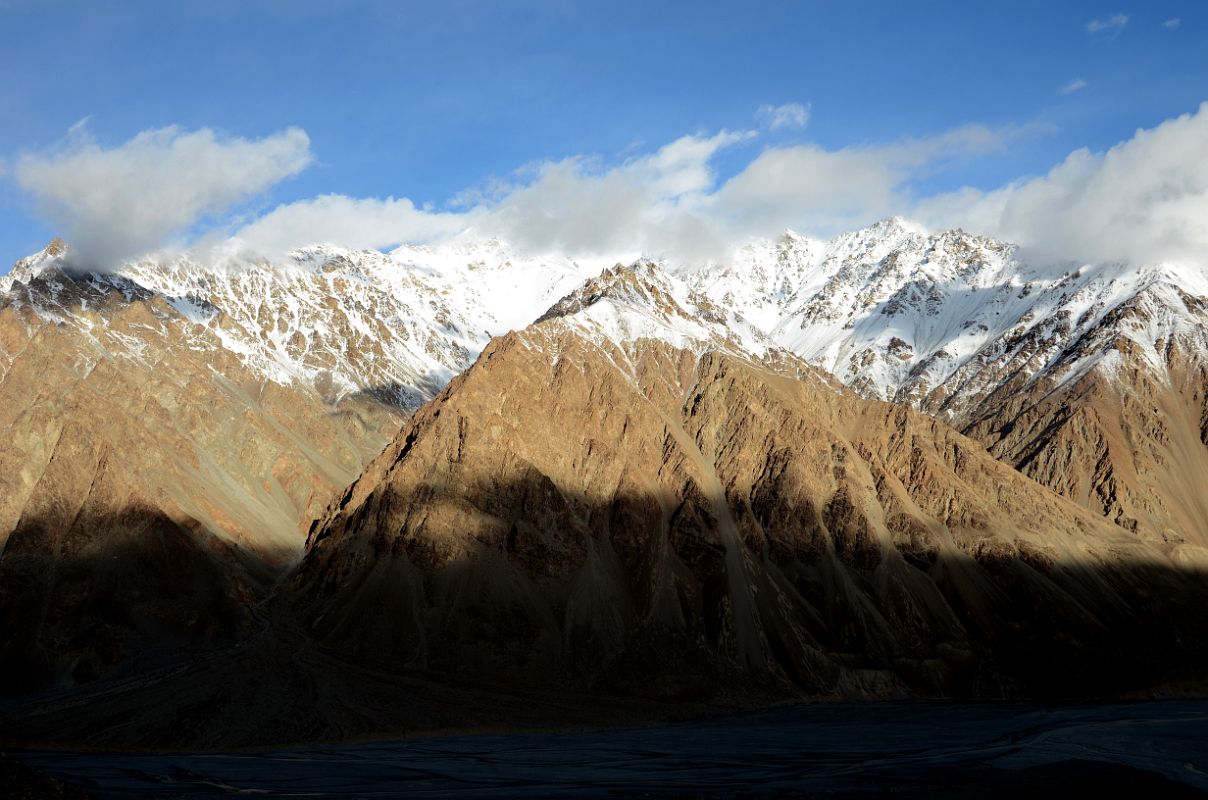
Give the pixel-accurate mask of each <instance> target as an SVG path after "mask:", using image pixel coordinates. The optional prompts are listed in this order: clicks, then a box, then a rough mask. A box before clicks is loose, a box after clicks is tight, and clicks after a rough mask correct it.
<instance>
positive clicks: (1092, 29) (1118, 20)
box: [1086, 14, 1128, 33]
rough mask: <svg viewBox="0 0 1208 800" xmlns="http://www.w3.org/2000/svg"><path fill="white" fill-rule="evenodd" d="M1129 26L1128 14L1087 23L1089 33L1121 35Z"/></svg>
mask: <svg viewBox="0 0 1208 800" xmlns="http://www.w3.org/2000/svg"><path fill="white" fill-rule="evenodd" d="M1127 24H1128V15H1127V14H1113V15H1112V16H1110V17H1105V18H1103V19H1093V20H1091V21H1090V22H1088V23H1086V32H1087V33H1119V32H1120V31H1122V30H1124V26H1125V25H1127Z"/></svg>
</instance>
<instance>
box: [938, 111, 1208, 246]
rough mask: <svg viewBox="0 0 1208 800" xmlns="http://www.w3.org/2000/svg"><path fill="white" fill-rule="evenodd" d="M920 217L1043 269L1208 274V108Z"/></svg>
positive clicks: (941, 202)
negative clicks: (1003, 244) (1059, 263)
mask: <svg viewBox="0 0 1208 800" xmlns="http://www.w3.org/2000/svg"><path fill="white" fill-rule="evenodd" d="M917 212H918V215H919V216H920V218H921V219H922V220H923V221H924V222H926V223H930V224H932V225H942V226H952V225H960V226H962V227H964V228H966V229H968V230H971V231H978V232H984V233H991V234H994V235H996V236H999V237H1002V238H1004V239H1008V240H1010V241H1013V242H1016V243H1018V244H1020V245H1022V246H1024V247H1026V248H1028V249H1030V250H1031V251H1032V252H1033V253H1034V254H1035V256H1036V257H1037V258H1042V259H1060V260H1081V261H1130V262H1135V263H1151V262H1156V261H1177V262H1183V263H1189V264H1208V103H1204V104H1202V105H1201V106H1200V107H1199V109H1198V110H1197V111H1196V112H1195V113H1194V114H1184V115H1182V116H1180V117H1176V118H1174V119H1170V120H1167V121H1166V122H1163V123H1162V124H1161V125H1159V126H1157V127H1156V128H1152V129H1149V130H1139V131H1137V133H1136V134H1135V135H1134V136H1133V138H1131V139H1129V140H1127V141H1125V142H1121V143H1120V144H1117V145H1116V146H1115V147H1113V148H1111V149H1110V150H1108V151H1107V152H1106V153H1092V152H1090V151H1089V150H1086V149H1081V150H1076V151H1074V152H1073V153H1071V154H1070V155H1069V156H1068V157H1067V158H1066V159H1065V160H1064V161H1062V162H1061V163H1060V164H1058V165H1057V166H1055V167H1053V169H1052V170H1050V171H1049V172H1048V174H1046V175H1042V176H1039V177H1036V178H1031V179H1027V180H1019V181H1015V182H1013V183H1011V184H1009V185H1007V186H1004V187H1002V188H999V189H996V190H994V191H989V192H986V191H979V190H976V189H964V190H962V191H960V192H954V193H950V194H946V195H942V196H939V197H935V198H931V199H929V200H927V201H925V202H923V203H921V204H920V205H919V206H918V208H917Z"/></svg>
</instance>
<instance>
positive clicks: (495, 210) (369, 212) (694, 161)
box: [237, 131, 755, 259]
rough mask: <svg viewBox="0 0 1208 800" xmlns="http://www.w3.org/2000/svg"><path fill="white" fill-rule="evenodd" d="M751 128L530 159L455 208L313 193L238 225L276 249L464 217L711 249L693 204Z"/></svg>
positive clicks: (400, 231)
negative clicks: (610, 154)
mask: <svg viewBox="0 0 1208 800" xmlns="http://www.w3.org/2000/svg"><path fill="white" fill-rule="evenodd" d="M754 136H755V134H754V133H753V132H751V131H737V132H731V131H722V132H720V133H718V134H716V135H714V136H684V137H682V138H680V139H677V140H675V141H674V142H671V143H670V144H667V145H665V146H663V147H661V148H660V149H658V150H657V151H655V152H654V153H651V154H648V155H645V156H641V157H637V158H632V159H629V160H627V161H625V162H623V163H622V164H620V165H617V166H614V167H611V168H608V167H605V166H603V165H602V164H601V163H600V162H599V160H598V159H593V158H588V157H583V156H576V157H572V158H567V159H563V160H561V161H553V162H545V163H543V164H538V165H532V166H531V167H529V168H528V169H526V170H525V172H526V174H528V175H529V176H530V179H529V181H528V182H527V183H523V184H520V185H511V184H500V183H494V184H492V186H491V187H489V189H488V191H486V192H469V193H462V194H461V195H459V196H458V200H459V201H460V203H459V204H460V205H462V206H463V207H464V206H465V205H466V204H467V203H468V202H473V203H475V205H473V206H472V207H469V208H467V209H466V210H464V211H461V212H434V211H428V210H421V209H417V208H416V207H415V206H414V205H413V204H412V203H411V202H410V201H409V200H405V199H403V200H394V199H390V200H386V201H379V200H373V199H362V200H354V199H351V198H346V197H326V198H318V199H316V200H308V201H304V202H301V203H292V204H288V205H283V206H280V207H278V208H277V209H275V210H274V211H273V212H271V213H270V214H269V215H267V216H266V217H264V218H262V219H260V220H257V221H256V222H254V223H252V224H251V225H249V226H247V227H245V228H244V229H242V230H241V231H239V232H238V234H237V235H238V237H239V238H240V239H243V240H244V241H245V242H247V243H248V244H250V245H252V246H254V247H258V248H262V249H265V250H272V251H277V250H280V249H284V248H288V247H292V246H298V245H302V244H306V243H309V242H312V241H332V242H336V243H338V244H343V245H351V246H362V247H366V246H367V247H381V246H384V245H387V244H394V243H397V242H402V241H431V240H433V239H438V238H441V237H443V236H447V235H450V234H452V233H455V232H457V231H459V230H462V229H465V228H469V227H472V228H474V229H475V230H478V231H481V232H484V233H486V234H489V235H496V236H500V237H502V238H505V239H507V240H508V241H510V242H511V243H513V244H514V245H516V246H517V247H519V248H521V249H523V250H527V251H530V252H535V253H540V252H550V251H559V252H564V253H567V254H569V255H572V256H574V257H578V258H585V259H589V258H597V257H605V258H606V257H613V256H615V257H617V258H628V257H634V256H637V255H641V254H643V253H648V254H655V255H657V254H661V253H669V252H674V253H677V254H679V253H685V254H689V255H691V256H694V257H696V256H702V255H704V254H706V253H708V254H713V253H715V252H717V249H718V247H720V244H719V241H718V239H717V232H716V231H715V230H713V229H711V228H710V226H709V225H708V224H707V222H706V221H705V219H704V218H703V217H701V216H700V215H699V213H698V207H699V206H700V205H701V204H702V203H704V202H705V198H706V193H707V192H708V191H709V190H710V189H711V188H712V187H713V186H714V184H715V182H716V176H715V174H714V170H713V167H712V165H711V161H712V159H713V157H714V156H715V155H716V154H717V153H718V152H719V151H721V150H723V149H725V148H728V147H732V146H734V145H737V144H739V143H741V142H744V141H748V140H749V139H751V138H752V137H754Z"/></svg>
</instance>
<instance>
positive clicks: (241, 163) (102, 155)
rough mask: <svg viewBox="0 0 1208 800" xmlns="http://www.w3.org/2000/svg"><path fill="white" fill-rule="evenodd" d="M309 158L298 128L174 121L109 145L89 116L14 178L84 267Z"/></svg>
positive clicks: (182, 226)
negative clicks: (247, 134) (226, 128)
mask: <svg viewBox="0 0 1208 800" xmlns="http://www.w3.org/2000/svg"><path fill="white" fill-rule="evenodd" d="M310 161H311V154H310V140H309V139H308V138H307V136H306V134H305V133H304V132H303V131H301V130H299V129H297V128H290V129H288V130H285V131H282V132H280V133H277V134H274V135H272V136H268V137H265V138H263V139H255V140H249V139H239V138H222V137H220V136H218V135H217V134H215V133H214V132H213V131H211V130H208V129H202V130H198V131H193V132H185V131H182V130H180V129H179V128H176V127H168V128H161V129H158V130H149V131H144V132H142V133H140V134H138V135H137V136H135V137H134V138H133V139H131V140H130V141H128V142H126V143H125V144H123V145H120V146H118V147H114V148H108V149H106V148H103V147H101V146H100V145H98V144H97V143H96V142H95V141H94V140H93V138H92V137H91V135H90V134H89V133H88V131H87V120H84V121H82V122H80V123H77V124H76V125H75V126H73V128H72V129H71V131H70V132H69V134H68V137H67V139H66V141H65V142H64V143H62V144H61V145H60V146H59V147H58V148H57V149H55V150H53V151H51V152H45V153H37V154H28V155H25V156H22V157H21V158H20V159H18V161H17V164H16V168H15V177H16V180H17V183H18V185H19V186H21V187H22V188H23V189H25V190H26V191H28V192H30V193H31V194H32V195H33V196H34V197H35V199H36V201H37V204H38V208H39V210H40V212H41V213H42V214H43V215H44V216H45V217H46V218H47V220H48V221H49V222H51V223H52V224H53V225H55V226H56V227H58V228H59V229H60V230H62V232H63V233H64V234H65V235H66V236H67V237H68V239H69V241H70V242H71V243H72V246H73V247H74V249H75V251H76V253H77V256H78V257H79V258H80V260H81V262H82V264H83V265H86V266H88V267H91V268H94V269H106V268H109V267H112V266H115V265H116V264H117V263H118V262H120V261H121V260H122V259H125V258H129V257H132V256H138V255H141V254H143V253H145V252H147V251H149V250H152V249H155V248H157V247H159V246H161V245H163V244H164V243H165V242H166V241H167V240H168V239H169V238H170V237H172V236H174V235H179V234H182V233H184V232H186V231H187V230H188V229H189V228H190V227H192V226H193V225H195V224H196V223H197V222H199V221H200V220H202V219H203V218H205V217H207V216H210V215H216V214H221V213H223V212H225V211H227V210H229V209H230V208H231V207H232V206H234V205H235V204H237V203H239V202H241V201H244V200H246V199H248V198H249V197H251V196H253V195H256V194H258V193H260V192H262V191H264V190H265V189H267V188H269V187H270V186H272V185H273V184H275V183H277V182H278V181H280V180H282V179H283V178H286V177H288V176H290V175H293V174H295V173H297V172H299V171H300V170H302V169H303V168H304V167H306V165H307V164H309V163H310Z"/></svg>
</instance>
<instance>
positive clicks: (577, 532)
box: [287, 267, 1205, 698]
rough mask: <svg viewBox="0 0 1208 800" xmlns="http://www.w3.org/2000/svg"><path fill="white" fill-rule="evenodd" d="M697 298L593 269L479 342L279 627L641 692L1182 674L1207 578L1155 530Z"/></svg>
mask: <svg viewBox="0 0 1208 800" xmlns="http://www.w3.org/2000/svg"><path fill="white" fill-rule="evenodd" d="M700 301H701V298H699V296H696V295H693V294H692V293H691V292H690V291H687V290H686V289H684V288H683V287H679V286H677V285H676V284H675V282H674V281H671V280H670V279H668V278H667V277H666V276H661V275H658V274H657V272H656V271H653V270H650V269H647V268H645V267H639V268H636V269H632V270H614V271H611V272H610V273H606V274H605V275H604V276H602V277H601V279H600V281H599V283H598V285H596V286H590V287H586V288H585V290H584V291H583V292H581V293H580V295H579V296H578V297H577V298H570V299H568V301H563V302H562V303H559V304H558V305H557V306H555V307H554V309H552V310H551V313H550V314H548V315H546V318H545V319H544V320H543V321H542V322H540V323H538V324H535V325H534V326H531V327H530V328H528V329H526V330H525V331H523V332H520V333H516V334H510V335H508V336H505V337H502V338H500V339H496V340H495V341H494V342H492V344H491V345H490V346H488V347H487V348H486V349H485V350H484V352H483V354H482V356H481V357H480V358H479V360H478V361H477V362H476V363H475V365H474V366H473V367H471V368H470V369H469V370H468V371H467V372H465V373H463V374H462V375H461V376H459V377H458V378H456V379H454V381H453V382H452V383H451V384H450V385H449V387H448V388H446V389H445V391H443V392H442V393H441V394H440V395H439V396H438V397H437V398H436V400H434V401H433V402H432V403H430V404H429V405H427V406H425V407H424V408H423V409H421V410H420V411H419V412H418V413H417V414H416V415H415V416H414V417H413V418H412V419H411V420H410V421H409V422H408V423H407V425H406V426H405V427H404V428H403V430H402V431H401V432H400V433H399V435H398V437H397V438H396V439H395V441H394V442H393V443H392V444H391V445H390V446H389V447H388V448H387V449H386V450H385V451H384V452H383V453H382V455H380V456H379V457H378V458H377V459H375V460H374V461H373V463H372V464H371V465H370V466H369V467H368V468H367V470H366V471H365V473H364V474H363V475H362V476H361V477H360V478H359V479H358V480H357V482H356V483H355V484H353V486H352V487H351V488H350V489H349V490H348V491H347V492H346V493H345V495H344V496H343V497H342V498H341V499H340V500H339V501H338V502H337V503H335V504H333V506H332V507H331V508H330V509H329V510H328V512H327V514H326V515H325V516H324V517H323V518H322V519H320V520H319V521H318V522H317V523H316V524H315V525H314V526H313V528H312V531H311V534H310V538H309V540H308V552H307V555H306V557H305V559H304V561H303V562H302V564H301V566H300V567H299V569H298V571H297V574H296V575H295V576H294V578H293V579H292V581H291V582H290V584H289V586H288V590H287V600H288V602H290V603H291V604H292V606H293V607H294V608H295V609H296V611H297V613H298V615H299V618H300V620H301V621H302V622H303V625H304V627H305V628H306V629H307V630H309V631H310V632H311V633H312V634H313V635H314V636H315V637H317V638H318V639H319V641H321V642H322V643H324V644H325V645H326V646H327V647H329V648H331V649H332V650H333V651H334V652H338V653H342V654H344V655H347V656H350V657H353V658H358V659H367V660H369V661H371V662H374V663H386V664H392V665H395V666H407V667H412V668H420V669H426V670H434V671H437V672H452V673H461V674H469V675H477V676H491V677H492V678H494V679H500V680H509V681H514V682H520V683H534V684H541V685H558V686H566V687H575V688H592V689H600V690H622V691H625V692H635V693H643V694H650V695H656V696H660V697H689V696H691V697H697V696H730V697H736V696H746V697H756V696H761V697H768V696H775V697H782V698H783V697H800V696H827V697H836V696H844V697H886V696H898V695H942V694H977V695H994V696H997V695H1002V694H1051V693H1058V694H1076V693H1093V692H1110V691H1120V690H1123V689H1125V688H1141V687H1145V686H1149V685H1152V684H1153V683H1154V682H1156V681H1160V680H1166V679H1176V678H1182V677H1186V676H1187V675H1188V674H1194V675H1195V676H1197V677H1198V676H1199V670H1200V669H1201V667H1200V664H1201V662H1199V661H1198V660H1197V659H1198V656H1199V655H1201V654H1202V653H1203V647H1204V642H1203V634H1202V632H1201V627H1202V625H1201V623H1202V622H1203V621H1204V611H1203V609H1204V608H1205V606H1204V605H1202V601H1203V599H1204V596H1205V590H1204V584H1203V581H1202V579H1201V577H1200V575H1199V574H1198V573H1197V572H1196V571H1195V570H1194V569H1191V568H1190V567H1188V568H1186V569H1184V568H1178V567H1176V566H1175V565H1174V563H1173V562H1172V560H1171V551H1170V548H1161V547H1158V546H1156V545H1151V544H1147V543H1145V542H1143V541H1140V540H1138V539H1137V538H1136V537H1135V536H1133V535H1131V534H1130V533H1128V532H1127V531H1125V530H1123V529H1122V528H1120V527H1117V526H1115V525H1112V524H1110V523H1108V522H1106V521H1104V520H1103V519H1102V518H1100V517H1098V516H1096V515H1093V514H1091V513H1088V512H1087V511H1086V510H1084V509H1082V508H1080V507H1079V506H1077V505H1075V504H1073V503H1071V502H1069V501H1068V500H1065V499H1063V498H1061V497H1059V496H1058V495H1056V494H1054V493H1052V492H1050V491H1049V490H1047V489H1045V488H1043V487H1041V486H1039V485H1038V484H1036V483H1034V482H1032V481H1030V480H1029V479H1027V478H1025V477H1023V476H1022V475H1020V474H1019V473H1017V472H1016V471H1014V470H1013V469H1011V468H1010V467H1008V466H1006V465H1005V464H1002V463H1000V462H998V461H996V460H995V459H994V458H992V457H991V456H990V455H989V454H987V453H986V452H985V451H984V450H983V449H982V448H981V447H980V446H979V445H978V444H977V443H975V442H973V441H971V440H969V439H967V438H965V437H963V436H961V435H960V434H958V433H956V432H955V431H953V430H952V429H950V428H949V427H948V426H947V425H945V424H944V423H942V422H940V421H938V420H935V419H933V418H930V417H926V416H923V415H921V414H919V413H918V412H915V411H912V410H909V409H907V408H904V407H901V406H893V405H890V404H887V403H881V402H872V401H866V400H861V399H859V398H857V397H856V396H854V395H853V394H851V393H849V392H847V391H846V390H842V389H840V388H837V387H836V386H835V385H834V384H833V383H831V382H829V381H828V380H827V379H826V378H824V377H823V376H821V375H819V374H818V373H817V372H816V371H815V370H813V369H812V368H810V367H808V366H806V365H805V364H803V363H802V362H800V361H798V360H797V359H795V358H794V357H792V356H790V355H788V354H787V353H784V352H783V351H779V350H777V349H776V348H774V347H771V346H768V345H764V346H762V349H761V350H760V351H759V352H755V353H752V352H751V350H749V349H747V350H743V349H742V348H739V347H737V346H735V345H734V343H733V341H734V338H735V337H734V336H732V335H731V336H730V337H729V338H728V339H727V336H726V335H725V333H724V326H723V322H730V323H731V324H733V322H732V321H724V320H718V321H717V322H710V321H708V320H706V321H704V322H702V321H701V320H702V316H701V314H700V313H699V311H700V306H699V304H698V303H699V302H700ZM690 307H691V309H692V310H693V313H682V312H687V311H688V310H689V308H690ZM688 317H690V318H691V319H692V320H695V323H694V324H697V325H698V326H699V327H698V328H697V329H694V330H687V329H686V328H685V327H684V323H683V320H684V319H686V318H688ZM752 341H758V337H757V335H755V339H753V340H752ZM765 341H766V340H765ZM727 342H729V343H727Z"/></svg>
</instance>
